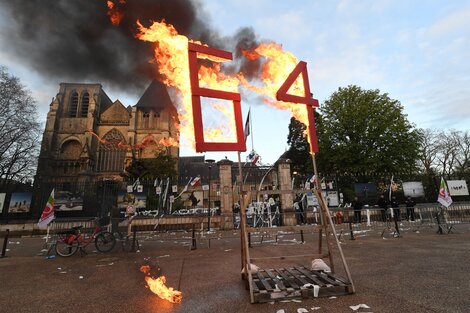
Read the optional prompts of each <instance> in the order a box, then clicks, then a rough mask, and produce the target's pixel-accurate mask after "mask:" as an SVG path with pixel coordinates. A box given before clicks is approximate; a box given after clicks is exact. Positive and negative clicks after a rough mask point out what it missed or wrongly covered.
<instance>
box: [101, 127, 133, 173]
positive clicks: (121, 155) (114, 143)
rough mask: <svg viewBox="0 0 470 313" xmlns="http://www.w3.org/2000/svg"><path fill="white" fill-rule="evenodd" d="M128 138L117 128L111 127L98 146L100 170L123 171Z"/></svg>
mask: <svg viewBox="0 0 470 313" xmlns="http://www.w3.org/2000/svg"><path fill="white" fill-rule="evenodd" d="M126 149H127V147H126V140H125V139H124V136H123V135H122V134H121V132H119V131H118V130H117V129H115V128H113V129H111V130H110V131H109V132H108V133H106V135H104V138H103V141H102V142H100V145H99V147H98V162H97V164H96V166H97V168H96V169H97V171H98V172H122V171H123V170H124V159H125V157H126Z"/></svg>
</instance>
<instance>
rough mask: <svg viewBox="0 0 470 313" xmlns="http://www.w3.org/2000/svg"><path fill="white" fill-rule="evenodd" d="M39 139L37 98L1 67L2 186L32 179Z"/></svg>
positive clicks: (5, 186) (0, 142) (0, 185)
mask: <svg viewBox="0 0 470 313" xmlns="http://www.w3.org/2000/svg"><path fill="white" fill-rule="evenodd" d="M39 141H40V123H38V122H37V108H36V102H35V100H34V99H33V98H32V97H31V95H30V92H29V90H27V89H25V87H24V86H23V85H22V84H21V83H20V81H19V79H18V78H17V77H14V76H12V75H10V74H9V73H8V72H7V71H6V69H5V68H4V67H0V188H2V189H4V188H7V187H8V186H9V185H11V184H12V182H24V181H26V180H28V179H32V178H33V176H34V172H35V170H36V164H37V156H38V152H39Z"/></svg>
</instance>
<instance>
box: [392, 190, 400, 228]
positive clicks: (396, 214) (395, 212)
mask: <svg viewBox="0 0 470 313" xmlns="http://www.w3.org/2000/svg"><path fill="white" fill-rule="evenodd" d="M390 205H391V206H392V209H393V217H394V218H395V220H396V221H398V222H400V221H401V216H400V203H399V202H398V200H397V197H395V196H393V197H392V202H391V203H390Z"/></svg>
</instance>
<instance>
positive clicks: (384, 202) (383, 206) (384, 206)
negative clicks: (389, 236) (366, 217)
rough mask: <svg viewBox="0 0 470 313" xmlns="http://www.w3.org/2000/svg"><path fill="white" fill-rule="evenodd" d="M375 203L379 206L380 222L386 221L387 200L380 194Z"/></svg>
mask: <svg viewBox="0 0 470 313" xmlns="http://www.w3.org/2000/svg"><path fill="white" fill-rule="evenodd" d="M377 205H378V206H379V209H380V214H381V216H382V222H386V221H387V206H388V201H387V199H385V197H384V195H380V198H379V201H377Z"/></svg>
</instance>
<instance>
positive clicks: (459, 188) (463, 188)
mask: <svg viewBox="0 0 470 313" xmlns="http://www.w3.org/2000/svg"><path fill="white" fill-rule="evenodd" d="M447 187H449V192H450V194H451V195H452V196H468V187H467V182H466V181H465V180H448V181H447Z"/></svg>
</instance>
